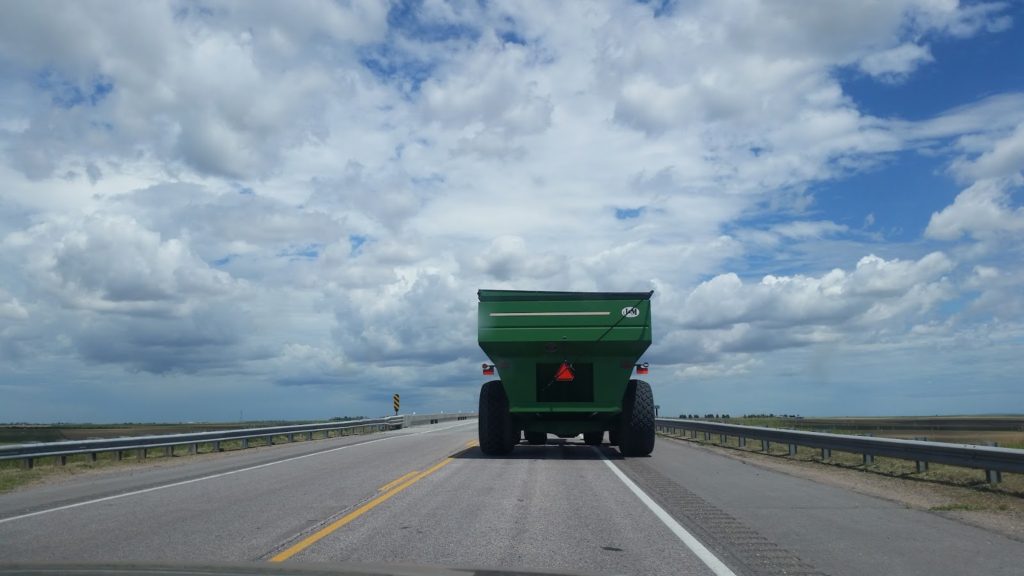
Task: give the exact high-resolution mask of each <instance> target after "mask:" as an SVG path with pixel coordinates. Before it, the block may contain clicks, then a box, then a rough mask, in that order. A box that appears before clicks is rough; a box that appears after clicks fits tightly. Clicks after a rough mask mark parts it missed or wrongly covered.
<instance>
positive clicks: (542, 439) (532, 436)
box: [526, 430, 548, 446]
mask: <svg viewBox="0 0 1024 576" xmlns="http://www.w3.org/2000/svg"><path fill="white" fill-rule="evenodd" d="M526 443H527V444H533V445H535V446H540V445H542V444H547V443H548V433H547V432H530V431H529V430H527V431H526Z"/></svg>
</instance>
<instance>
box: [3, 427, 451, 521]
mask: <svg viewBox="0 0 1024 576" xmlns="http://www.w3.org/2000/svg"><path fill="white" fill-rule="evenodd" d="M465 424H466V422H460V423H458V424H454V425H452V426H446V427H444V428H434V429H432V430H427V431H424V432H416V433H414V434H396V435H394V436H388V437H387V438H377V439H375V440H368V441H366V442H360V443H358V444H346V445H344V446H339V447H337V448H330V449H328V450H321V451H319V452H312V453H310V454H303V455H301V456H292V457H291V458H285V459H284V460H274V461H273V462H266V463H263V464H257V465H256V466H249V467H247V468H239V469H238V470H228V471H227V472H218V473H217V474H211V475H209V476H200V477H199V478H192V479H189V480H182V481H180V482H172V483H170V484H161V485H160V486H152V487H150V488H143V489H141V490H132V491H131V492H123V493H121V494H114V495H112V496H104V497H103V498H95V499H93V500H85V501H83V502H75V503H74V504H66V505H64V506H57V507H56V508H46V509H45V510H36V511H35V512H29V513H28V514H21V515H19V516H10V517H8V518H0V524H6V523H7V522H14V521H15V520H23V519H25V518H32V517H33V516H42V515H43V514H49V513H50V512H60V511H61V510H70V509H72V508H78V507H80V506H88V505H89V504H99V503H100V502H109V501H111V500H117V499H119V498H127V497H128V496H137V495H139V494H146V493H148V492H156V491H157V490H163V489H165V488H174V487H177V486H184V485H186V484H193V483H195V482H202V481H204V480H213V479H214V478H223V477H224V476H231V475H232V474H240V473H242V472H249V471H251V470H258V469H260V468H266V467H268V466H273V465H275V464H283V463H285V462H292V461H295V460H302V459H303V458H310V457H312V456H320V455H321V454H329V453H331V452H337V451H338V450H345V449H346V448H355V447H357V446H366V445H367V444H374V443H376V442H383V441H385V440H393V439H395V438H407V437H409V436H419V435H420V434H427V433H429V432H440V431H442V430H449V429H451V428H455V427H457V426H463V425H465Z"/></svg>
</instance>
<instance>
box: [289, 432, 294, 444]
mask: <svg viewBox="0 0 1024 576" xmlns="http://www.w3.org/2000/svg"><path fill="white" fill-rule="evenodd" d="M288 441H289V442H295V434H292V433H290V432H289V433H288Z"/></svg>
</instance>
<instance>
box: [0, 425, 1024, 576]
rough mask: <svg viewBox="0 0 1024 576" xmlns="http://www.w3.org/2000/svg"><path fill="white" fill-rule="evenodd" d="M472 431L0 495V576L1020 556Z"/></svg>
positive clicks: (742, 487)
mask: <svg viewBox="0 0 1024 576" xmlns="http://www.w3.org/2000/svg"><path fill="white" fill-rule="evenodd" d="M475 439H476V422H475V421H468V422H460V423H445V424H439V425H433V426H423V427H417V428H412V429H408V430H400V431H394V432H388V433H383V434H375V435H368V436H356V437H351V436H350V437H343V438H334V439H329V440H319V441H315V442H302V443H296V444H286V445H278V446H273V447H266V448H257V449H251V450H246V451H239V452H234V453H226V454H220V455H211V456H197V457H193V458H188V459H180V460H178V459H176V461H175V463H174V465H170V466H168V465H152V466H151V465H148V464H147V465H143V466H139V467H123V468H117V469H111V470H105V471H103V472H101V473H90V474H85V475H81V476H76V477H72V478H69V479H66V480H62V481H60V482H56V483H52V484H46V485H41V486H37V487H33V488H29V489H24V490H19V491H16V492H13V493H9V494H5V495H0V562H22V561H32V562H109V561H119V562H120V561H143V562H161V563H172V564H194V563H224V562H288V563H321V562H330V563H350V562H356V563H373V564H381V563H384V564H389V563H395V564H402V565H427V566H456V567H480V568H506V569H508V568H511V569H528V570H545V571H552V572H573V573H584V574H699V575H704V574H716V573H717V574H737V575H746V574H751V575H752V574H834V575H861V574H928V575H932V576H935V575H945V574H950V575H953V574H955V575H960V574H965V573H978V574H986V575H998V574H1007V575H1009V574H1013V575H1018V574H1020V573H1021V572H1020V571H1021V559H1022V558H1024V544H1022V543H1021V542H1017V541H1015V540H1012V539H1009V538H1006V537H1004V536H1001V535H998V534H995V533H992V532H988V531H985V530H982V529H979V528H975V527H971V526H968V525H965V524H961V523H958V522H956V521H954V520H951V519H948V518H944V517H942V516H939V515H936V514H931V513H928V512H922V511H916V510H911V509H907V508H905V507H904V506H902V505H900V504H897V503H894V502H889V501H886V500H881V499H878V498H874V497H870V496H865V495H861V494H858V493H855V492H850V491H847V490H844V489H841V488H836V487H833V486H825V485H822V484H817V483H814V482H812V481H810V480H806V479H801V478H796V477H792V476H789V475H786V474H783V473H780V472H775V471H770V470H766V469H763V468H760V467H758V466H756V465H752V464H749V463H745V462H742V461H738V460H734V459H731V458H728V457H725V456H721V455H718V454H716V453H713V452H711V451H707V450H704V449H701V448H699V447H694V446H690V445H687V444H684V443H681V442H676V441H672V440H665V439H659V440H658V443H657V445H656V447H655V450H654V454H653V455H652V456H651V457H650V458H630V459H622V458H620V457H619V455H618V452H617V451H616V450H615V449H614V448H609V447H607V446H605V447H602V448H601V449H595V448H592V447H589V446H585V445H583V444H582V442H580V441H579V440H555V439H552V440H551V442H552V444H549V445H547V446H526V445H521V446H518V447H517V448H516V449H515V451H514V452H513V453H512V454H511V455H509V456H507V457H500V458H488V457H484V456H483V455H482V454H481V453H480V451H479V449H478V448H477V447H475Z"/></svg>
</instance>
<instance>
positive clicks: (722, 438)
mask: <svg viewBox="0 0 1024 576" xmlns="http://www.w3.org/2000/svg"><path fill="white" fill-rule="evenodd" d="M718 443H719V444H725V443H726V439H725V434H719V435H718Z"/></svg>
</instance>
